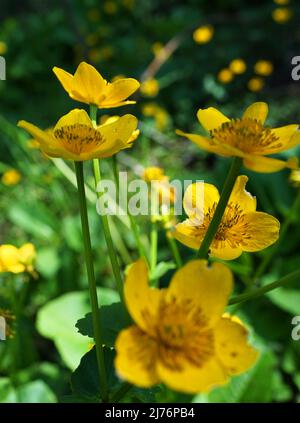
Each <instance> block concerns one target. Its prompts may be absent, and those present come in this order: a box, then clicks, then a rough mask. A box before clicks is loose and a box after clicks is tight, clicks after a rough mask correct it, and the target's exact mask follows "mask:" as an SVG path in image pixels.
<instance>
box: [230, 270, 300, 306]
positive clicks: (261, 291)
mask: <svg viewBox="0 0 300 423" xmlns="http://www.w3.org/2000/svg"><path fill="white" fill-rule="evenodd" d="M299 278H300V270H296V271H295V272H292V273H289V274H288V275H286V276H284V277H283V278H281V279H279V280H278V281H275V282H272V283H269V284H268V285H265V286H262V287H261V288H258V289H256V290H254V291H252V292H249V293H245V294H241V295H237V296H235V297H233V298H231V300H229V303H228V305H233V304H238V303H241V302H244V301H248V300H252V299H254V298H257V297H260V296H261V295H264V294H265V293H266V292H270V291H272V290H273V289H276V288H279V287H280V286H284V285H287V284H289V283H291V282H294V281H295V280H296V279H298V280H299Z"/></svg>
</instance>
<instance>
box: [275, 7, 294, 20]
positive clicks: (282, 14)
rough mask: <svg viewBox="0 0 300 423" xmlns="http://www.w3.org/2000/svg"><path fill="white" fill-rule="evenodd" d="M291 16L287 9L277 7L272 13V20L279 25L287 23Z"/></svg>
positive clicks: (289, 10) (291, 13)
mask: <svg viewBox="0 0 300 423" xmlns="http://www.w3.org/2000/svg"><path fill="white" fill-rule="evenodd" d="M292 16H293V12H292V11H291V9H290V8H288V7H277V8H276V9H274V10H273V12H272V18H273V20H274V21H275V22H277V23H279V24H284V23H286V22H288V21H289V20H290V19H291V17H292Z"/></svg>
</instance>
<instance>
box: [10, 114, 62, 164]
mask: <svg viewBox="0 0 300 423" xmlns="http://www.w3.org/2000/svg"><path fill="white" fill-rule="evenodd" d="M18 126H19V127H20V128H23V129H25V130H26V131H27V132H28V133H29V134H30V135H32V137H33V138H34V139H35V140H37V141H38V143H39V144H40V145H39V147H40V148H41V150H43V151H44V152H45V153H46V154H48V155H50V156H51V155H56V154H58V156H59V152H60V149H61V146H60V145H59V143H58V142H57V140H56V139H55V137H54V136H53V135H52V133H50V132H49V131H43V130H42V129H40V128H38V127H37V126H35V125H33V124H32V123H29V122H26V121H25V120H20V121H19V122H18ZM58 156H57V157H58Z"/></svg>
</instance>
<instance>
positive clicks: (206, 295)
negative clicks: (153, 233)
mask: <svg viewBox="0 0 300 423" xmlns="http://www.w3.org/2000/svg"><path fill="white" fill-rule="evenodd" d="M232 284H233V278H232V273H231V271H230V270H229V269H228V268H227V267H226V266H225V265H224V264H221V263H213V264H212V266H211V267H208V265H207V262H206V261H205V260H194V261H191V262H189V263H188V264H186V265H185V266H183V267H182V268H181V269H179V270H178V271H177V272H176V273H175V275H174V276H173V278H172V280H171V282H170V285H169V287H168V288H167V289H153V288H150V287H149V285H148V270H147V265H146V263H145V262H144V261H143V260H142V259H140V260H139V261H137V262H135V263H134V264H133V265H131V266H130V268H129V270H128V274H127V278H126V282H125V288H124V294H125V301H126V305H127V308H128V311H129V313H130V315H131V317H132V319H133V321H134V324H133V325H132V326H130V327H128V328H127V329H124V330H122V331H121V332H120V334H119V336H118V338H117V341H116V352H117V356H116V360H115V367H116V371H117V374H118V375H119V376H120V377H121V378H122V379H124V380H126V381H128V382H130V383H133V384H134V385H137V386H140V387H143V388H147V387H150V386H153V385H155V384H158V383H161V382H163V383H165V384H166V385H167V386H168V387H169V388H171V389H174V390H175V391H181V392H186V393H191V394H192V393H197V392H208V391H209V390H211V389H212V388H213V387H215V386H219V385H224V384H226V383H227V382H228V381H229V379H230V377H231V376H233V375H237V374H240V373H242V372H245V371H246V370H248V369H249V368H250V367H251V366H253V364H254V363H255V361H256V360H257V357H258V353H257V351H256V350H255V349H254V348H253V347H252V346H250V345H249V344H248V342H247V336H248V332H247V329H246V328H245V326H244V325H243V323H242V322H241V321H240V320H239V319H236V318H235V317H230V316H227V315H225V316H224V315H223V312H224V309H225V307H226V305H227V302H228V297H229V295H230V293H231V290H232Z"/></svg>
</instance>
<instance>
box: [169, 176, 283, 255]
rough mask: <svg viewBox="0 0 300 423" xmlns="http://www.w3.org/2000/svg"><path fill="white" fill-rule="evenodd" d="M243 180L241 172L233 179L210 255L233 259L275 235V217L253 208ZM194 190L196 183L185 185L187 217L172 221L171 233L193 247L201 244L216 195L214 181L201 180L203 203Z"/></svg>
mask: <svg viewBox="0 0 300 423" xmlns="http://www.w3.org/2000/svg"><path fill="white" fill-rule="evenodd" d="M247 180H248V178H247V176H245V175H241V176H239V177H238V178H237V180H236V183H235V186H234V188H233V191H232V193H231V196H230V198H229V202H228V204H227V207H226V209H225V212H224V215H223V217H222V220H221V224H220V226H219V227H218V230H217V233H216V235H215V237H214V239H213V242H212V244H211V246H210V252H211V255H212V256H214V257H218V258H221V259H224V260H233V259H235V258H237V257H239V256H240V255H241V254H242V252H243V251H248V252H254V251H260V250H262V249H264V248H266V247H268V246H269V245H271V244H273V243H274V242H275V241H276V240H277V239H278V236H279V228H280V223H279V221H278V220H277V219H276V218H275V217H273V216H271V215H269V214H267V213H263V212H258V211H256V198H255V197H252V195H251V194H250V193H249V192H247V191H246V190H245V186H246V183H247ZM199 183H200V184H202V182H198V184H199ZM197 191H198V190H197V183H196V184H191V185H190V186H189V187H188V188H187V190H186V192H185V194H184V198H183V206H184V209H185V212H186V214H187V215H188V219H186V220H185V221H184V222H182V223H179V224H178V225H176V227H175V231H174V237H175V238H176V239H177V240H178V241H180V242H182V243H183V244H185V245H187V246H188V247H190V248H194V249H199V247H200V246H201V243H202V241H203V239H204V236H205V234H206V231H207V229H208V226H209V224H210V222H211V220H212V217H213V215H214V212H215V210H216V207H217V204H218V202H219V199H220V195H219V192H218V190H217V188H216V187H215V186H214V185H211V184H204V204H200V201H199V199H197V197H196V193H197ZM199 191H200V190H199ZM199 191H198V192H199Z"/></svg>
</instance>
